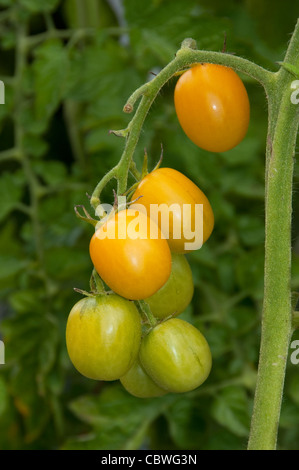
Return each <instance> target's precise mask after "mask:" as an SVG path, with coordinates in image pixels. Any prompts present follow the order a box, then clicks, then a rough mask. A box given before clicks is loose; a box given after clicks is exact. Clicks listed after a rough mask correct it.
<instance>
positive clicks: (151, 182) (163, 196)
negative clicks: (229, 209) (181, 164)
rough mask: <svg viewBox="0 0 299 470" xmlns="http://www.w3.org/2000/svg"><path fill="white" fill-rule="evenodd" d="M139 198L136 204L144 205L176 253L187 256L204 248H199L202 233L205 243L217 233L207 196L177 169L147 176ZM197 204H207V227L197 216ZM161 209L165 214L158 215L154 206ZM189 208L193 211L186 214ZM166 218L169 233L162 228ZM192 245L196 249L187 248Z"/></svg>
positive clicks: (140, 189) (204, 205)
mask: <svg viewBox="0 0 299 470" xmlns="http://www.w3.org/2000/svg"><path fill="white" fill-rule="evenodd" d="M137 198H140V199H138V201H137V203H136V204H138V205H142V206H144V207H145V210H146V213H147V215H150V217H151V218H152V219H153V220H154V221H155V222H157V223H158V225H159V227H160V228H161V230H162V232H163V234H164V236H165V237H166V238H167V239H168V243H169V246H170V249H171V251H173V252H174V253H187V252H188V251H192V250H193V249H198V248H200V247H201V246H197V247H196V239H197V236H198V237H199V233H202V235H203V236H202V237H201V238H202V240H201V241H202V243H204V242H205V241H206V240H207V239H208V238H209V237H210V235H211V233H212V231H213V228H214V214H213V210H212V207H211V205H210V203H209V201H208V199H207V197H206V196H205V194H204V193H203V192H202V191H201V190H200V189H199V188H198V186H196V184H194V183H193V182H192V181H191V180H190V179H189V178H187V176H185V175H183V173H181V172H179V171H177V170H174V169H173V168H158V169H157V170H154V171H152V172H151V173H149V174H148V175H146V176H145V177H144V178H143V179H142V180H141V182H140V183H139V185H138V187H137V189H136V191H135V192H134V194H133V196H132V200H135V199H137ZM197 204H202V205H203V226H202V224H201V220H198V219H197V216H196V205H197ZM134 206H135V204H133V205H132V207H134ZM158 206H160V208H161V213H159V212H156V213H155V214H154V211H153V207H154V208H155V207H158ZM186 207H189V208H190V212H188V211H186V212H185V208H186ZM160 216H161V217H160ZM162 219H163V221H165V220H166V221H167V222H168V224H167V225H168V228H169V230H168V233H167V231H165V226H162ZM199 219H200V217H199ZM197 220H198V222H196V221H197ZM196 223H197V226H195V225H196ZM199 223H200V226H199ZM192 243H193V244H194V247H192V246H187V245H186V244H189V245H190V244H192Z"/></svg>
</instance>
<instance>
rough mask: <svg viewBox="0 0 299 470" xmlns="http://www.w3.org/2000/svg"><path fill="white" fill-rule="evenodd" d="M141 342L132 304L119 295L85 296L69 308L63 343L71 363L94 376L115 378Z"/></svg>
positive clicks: (138, 319)
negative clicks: (64, 341)
mask: <svg viewBox="0 0 299 470" xmlns="http://www.w3.org/2000/svg"><path fill="white" fill-rule="evenodd" d="M140 342H141V321H140V315H139V313H138V310H137V308H136V306H135V304H134V303H133V302H131V301H129V300H126V299H123V298H122V297H119V296H118V295H115V294H111V295H98V296H95V297H85V298H83V299H81V300H79V302H77V303H76V304H75V305H74V307H73V308H72V310H71V312H70V314H69V317H68V320H67V326H66V345H67V350H68V354H69V357H70V360H71V362H72V363H73V365H74V367H75V368H76V369H77V370H78V371H79V372H80V373H81V374H82V375H84V376H86V377H88V378H90V379H95V380H108V381H109V380H118V379H119V378H120V377H122V376H123V375H124V374H125V373H126V372H127V371H128V370H129V369H130V368H131V367H132V365H133V364H134V362H135V360H136V359H137V356H138V350H139V346H140Z"/></svg>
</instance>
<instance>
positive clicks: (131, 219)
mask: <svg viewBox="0 0 299 470" xmlns="http://www.w3.org/2000/svg"><path fill="white" fill-rule="evenodd" d="M151 224H154V222H153V221H151V220H150V219H149V217H147V216H146V215H145V214H144V213H142V212H140V213H136V211H134V210H131V209H126V210H122V211H120V212H117V213H116V214H115V215H114V216H113V217H110V218H108V219H107V221H106V222H105V223H104V224H103V225H102V226H101V227H100V228H99V229H98V230H97V231H96V232H95V233H94V235H93V237H92V238H91V241H90V246H89V251H90V257H91V260H92V262H93V265H94V267H95V269H96V271H97V273H98V274H99V276H100V277H101V278H102V279H103V281H104V282H105V283H106V284H107V285H108V286H109V287H110V289H111V290H112V291H114V292H115V293H116V294H119V295H120V296H122V297H125V298H126V299H130V300H141V299H145V298H146V297H149V296H151V295H153V294H154V293H155V292H157V290H159V289H160V288H161V287H162V286H163V285H164V284H165V282H166V281H167V280H168V278H169V276H170V273H171V253H170V249H169V246H168V243H167V241H166V239H165V238H164V237H163V235H162V233H161V231H160V230H159V228H158V227H156V228H157V232H156V233H157V234H158V236H157V238H153V237H151V227H152V225H151Z"/></svg>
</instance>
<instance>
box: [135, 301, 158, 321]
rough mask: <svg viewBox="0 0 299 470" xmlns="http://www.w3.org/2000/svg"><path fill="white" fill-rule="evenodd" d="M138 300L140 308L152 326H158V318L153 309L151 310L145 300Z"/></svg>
mask: <svg viewBox="0 0 299 470" xmlns="http://www.w3.org/2000/svg"><path fill="white" fill-rule="evenodd" d="M137 302H138V305H139V308H140V310H141V311H142V313H143V314H144V315H145V317H146V319H147V321H148V323H149V325H150V326H151V327H154V326H156V325H157V323H158V320H157V319H156V318H155V317H154V315H153V314H152V311H151V309H150V307H149V305H148V304H147V303H146V302H145V301H144V300H138V301H137Z"/></svg>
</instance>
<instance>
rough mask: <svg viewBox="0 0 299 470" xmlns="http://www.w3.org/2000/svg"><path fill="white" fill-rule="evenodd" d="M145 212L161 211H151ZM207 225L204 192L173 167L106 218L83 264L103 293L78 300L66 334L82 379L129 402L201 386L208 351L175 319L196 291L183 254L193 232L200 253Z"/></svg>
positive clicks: (151, 176) (210, 219)
mask: <svg viewBox="0 0 299 470" xmlns="http://www.w3.org/2000/svg"><path fill="white" fill-rule="evenodd" d="M132 192H133V191H132ZM152 206H154V207H155V208H156V207H157V208H159V211H158V212H152V211H151V208H152ZM185 206H187V207H188V210H187V211H186V212H184V207H185ZM197 207H200V208H201V212H199V215H201V217H197V215H198V214H197V212H196V210H197ZM169 208H171V209H172V210H169ZM153 214H154V215H153ZM213 227H214V215H213V210H212V207H211V205H210V203H209V201H208V199H207V197H206V196H205V194H204V193H203V192H202V191H201V190H200V189H199V188H198V187H197V186H196V185H195V184H194V183H193V182H192V181H191V180H190V179H189V178H187V177H186V176H185V175H183V174H182V173H180V172H178V171H176V170H174V169H171V168H158V169H155V170H154V171H152V172H151V173H148V174H147V175H146V176H144V177H143V178H142V179H141V181H140V182H139V184H138V185H137V187H135V191H134V194H132V196H131V203H130V205H129V207H127V206H126V207H125V208H123V209H119V210H115V211H112V212H111V214H110V215H108V217H107V218H106V219H105V220H104V221H103V222H102V223H100V224H99V226H98V227H97V229H96V231H95V233H94V234H93V236H92V238H91V241H90V247H89V249H90V257H91V260H92V263H93V266H94V268H95V270H96V272H97V275H99V277H100V278H101V279H102V281H103V282H104V283H105V285H106V286H107V287H108V288H109V290H108V291H106V292H105V293H97V294H94V295H93V294H90V295H89V296H86V297H85V298H83V299H81V300H80V301H79V302H77V303H76V304H75V305H74V307H73V308H72V310H71V312H70V314H69V317H68V321H67V327H66V344H67V350H68V354H69V357H70V359H71V362H72V363H73V365H74V366H75V368H76V369H77V370H78V371H79V372H80V373H81V374H83V375H84V376H86V377H88V378H91V379H94V380H104V381H111V380H120V382H121V383H122V385H123V387H124V388H125V389H126V390H127V391H128V392H129V393H131V394H132V395H134V396H137V397H156V396H161V395H164V394H166V393H170V392H172V393H183V392H188V391H190V390H193V389H195V388H197V387H198V386H199V385H200V384H202V383H203V382H204V381H205V380H206V378H207V377H208V375H209V373H210V370H211V364H212V358H211V352H210V348H209V345H208V343H207V341H206V339H205V338H204V336H203V335H202V333H201V332H200V331H199V330H198V329H197V328H196V327H195V326H193V325H192V324H190V323H188V322H186V321H185V320H182V319H180V318H178V316H179V315H180V314H181V313H182V312H183V311H184V310H185V309H186V307H187V306H188V305H189V304H190V302H191V300H192V297H193V291H194V285H193V279H192V271H191V268H190V265H189V263H188V261H187V258H186V256H185V254H186V253H188V252H189V251H191V250H192V249H198V246H197V245H196V244H192V243H193V242H194V240H195V238H196V237H197V235H198V233H199V234H201V237H200V242H201V243H200V246H201V245H202V243H205V242H206V240H207V239H208V238H209V237H210V235H211V233H212V231H213ZM166 228H167V230H166ZM188 243H189V245H188ZM200 246H199V247H200ZM144 305H146V308H144ZM149 312H150V313H149Z"/></svg>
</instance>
